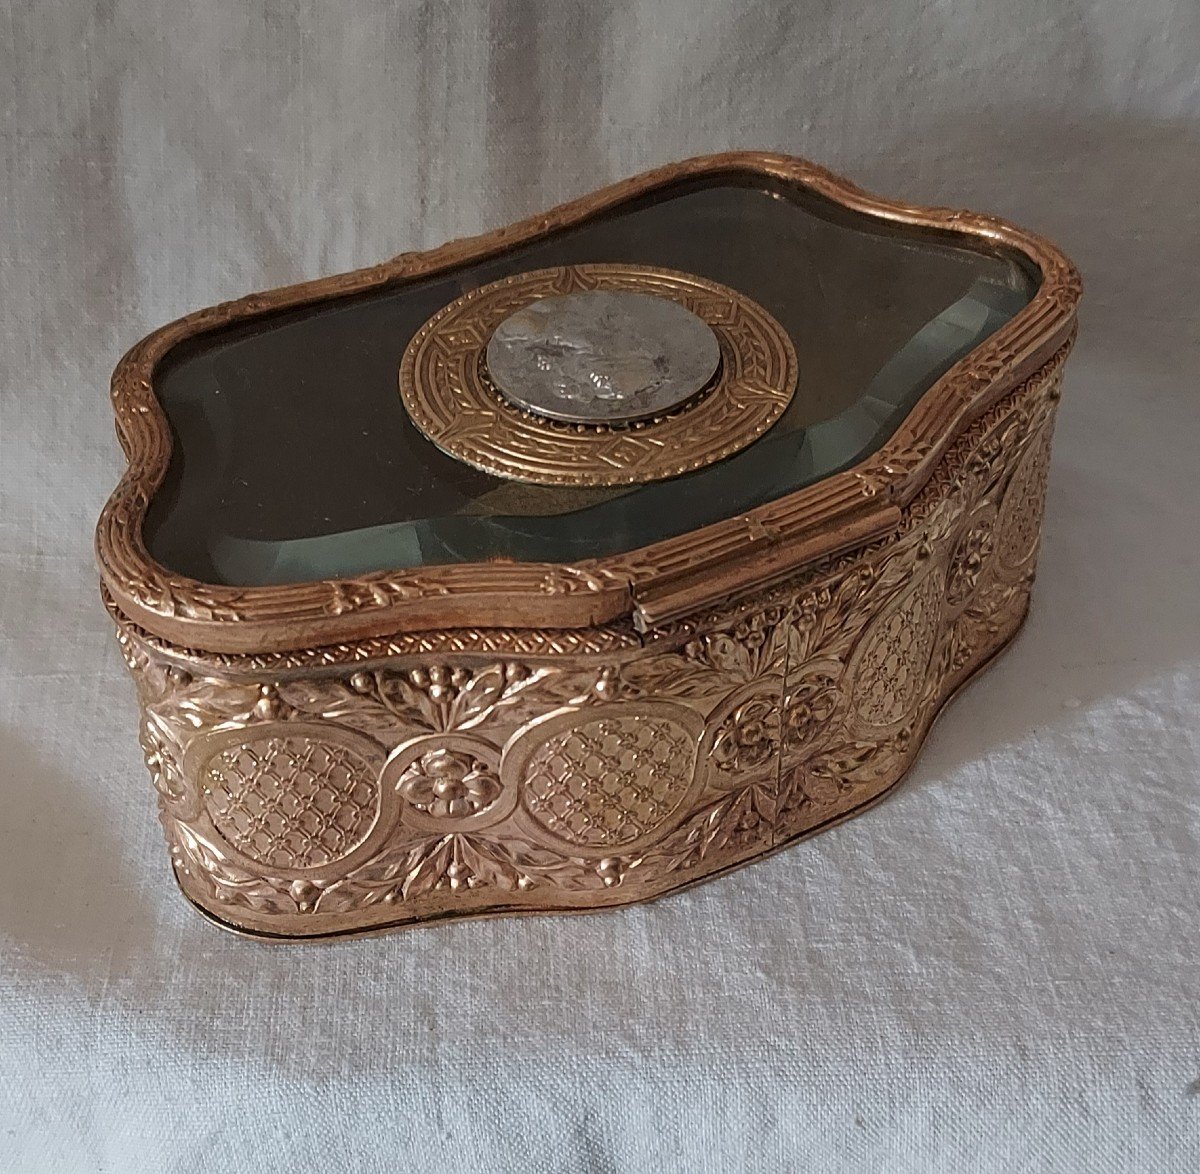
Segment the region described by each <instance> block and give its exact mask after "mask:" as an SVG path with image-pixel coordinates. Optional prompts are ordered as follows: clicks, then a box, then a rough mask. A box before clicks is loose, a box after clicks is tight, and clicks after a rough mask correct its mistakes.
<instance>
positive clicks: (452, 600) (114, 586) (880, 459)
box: [96, 152, 1080, 658]
mask: <svg viewBox="0 0 1200 1174" xmlns="http://www.w3.org/2000/svg"><path fill="white" fill-rule="evenodd" d="M729 173H740V174H750V175H762V176H768V177H772V178H774V179H779V180H783V181H785V182H789V183H795V184H799V185H801V186H803V187H805V188H807V189H809V190H811V191H813V192H816V193H818V194H820V195H823V196H825V197H827V198H829V199H831V200H835V201H837V202H838V203H840V204H842V205H843V206H845V207H847V208H851V209H855V210H857V211H859V212H862V213H864V214H866V215H869V216H873V217H875V218H877V219H879V220H881V221H894V222H897V223H901V224H908V225H917V226H923V227H926V228H928V229H930V230H931V231H936V232H939V233H942V234H945V235H946V236H948V237H955V236H957V237H959V238H965V239H967V240H968V241H971V242H973V243H975V244H976V245H978V244H980V243H983V244H985V245H987V246H988V247H997V248H1000V247H1003V248H1007V249H1011V250H1014V251H1016V252H1017V253H1019V254H1022V255H1024V256H1025V257H1027V258H1028V259H1029V261H1030V263H1031V264H1033V265H1035V266H1036V267H1037V268H1038V269H1039V270H1040V271H1041V274H1042V283H1041V285H1040V287H1039V288H1038V290H1037V293H1036V294H1035V295H1034V297H1033V299H1032V300H1031V301H1030V303H1029V304H1028V305H1027V306H1025V307H1024V308H1023V309H1022V310H1021V311H1020V312H1019V313H1018V314H1017V315H1016V316H1015V317H1014V318H1013V319H1012V320H1011V321H1009V322H1007V323H1005V324H1004V325H1003V326H1001V327H1000V328H999V329H998V330H997V331H996V332H995V333H994V334H992V335H991V336H990V337H989V338H988V339H987V340H986V341H984V342H983V343H982V344H981V345H980V346H979V347H977V348H976V349H975V350H973V351H972V352H971V353H970V354H969V355H967V356H966V357H965V358H963V359H962V360H960V361H959V362H958V363H956V364H955V365H954V366H953V367H951V368H950V370H949V371H947V372H946V374H945V375H943V376H942V377H941V378H940V379H939V380H938V381H937V382H936V383H935V384H934V385H933V387H931V388H930V389H929V391H928V392H926V394H925V395H924V396H923V397H922V399H921V400H920V402H919V403H918V404H917V405H916V407H915V408H914V409H913V410H912V412H910V413H909V415H908V417H907V419H906V420H905V421H904V423H903V424H902V425H901V426H900V427H899V429H897V431H896V432H895V434H894V435H893V436H892V437H891V438H890V439H889V440H888V441H887V442H886V443H885V444H884V446H883V447H882V448H881V449H880V450H879V451H878V452H877V453H876V454H875V455H874V456H872V457H869V458H868V459H867V460H866V461H864V462H863V463H862V464H860V465H858V466H857V467H855V468H853V469H849V470H847V471H845V472H843V473H838V474H836V475H834V476H832V477H827V478H825V479H824V480H822V481H820V482H818V483H817V484H815V485H811V486H808V487H806V488H804V489H800V490H798V491H797V492H795V493H792V494H789V495H788V496H786V497H783V498H780V499H778V500H777V501H773V502H770V503H768V504H766V505H762V506H758V507H756V508H754V509H752V510H748V511H747V512H746V513H744V514H740V515H738V516H737V517H734V518H729V519H726V520H725V521H723V522H718V523H715V524H714V525H711V526H705V527H704V528H703V529H701V530H697V531H693V532H692V533H689V534H683V535H680V536H678V537H675V538H669V539H665V540H663V541H661V542H657V543H654V544H653V545H652V546H648V547H645V548H643V549H642V550H639V551H636V552H632V553H630V554H627V555H618V556H614V557H612V558H606V559H595V560H590V561H588V562H584V563H578V564H573V565H562V564H542V563H485V564H460V565H452V566H438V567H423V568H419V569H415V570H404V571H390V572H389V571H383V572H379V573H377V574H371V575H362V576H358V577H356V578H350V579H329V580H322V581H320V582H312V583H297V584H284V585H276V586H268V587H231V586H224V585H220V584H214V583H201V582H198V581H196V580H194V579H189V578H187V577H186V576H183V575H179V574H176V573H175V572H173V571H171V570H170V569H169V568H167V567H164V566H162V565H161V564H160V563H157V562H155V560H154V559H152V558H151V557H150V555H149V553H148V552H147V550H146V545H145V542H144V541H143V538H142V526H143V524H144V521H145V517H146V512H147V510H148V508H149V504H150V501H151V499H152V498H153V496H154V494H155V492H156V491H157V489H158V487H159V485H160V484H161V483H162V480H163V477H164V476H165V475H166V470H167V464H168V462H169V460H170V456H171V430H170V426H169V424H168V422H167V419H166V416H165V415H164V413H163V411H162V407H161V405H160V404H159V402H158V399H157V397H156V396H155V394H154V379H155V372H156V369H157V367H158V365H159V363H160V362H161V361H162V360H163V359H164V358H165V356H166V355H167V354H168V353H169V352H170V351H171V350H172V348H173V347H175V346H177V345H178V344H179V343H181V342H183V341H185V340H186V339H189V338H194V337H196V336H197V335H200V334H203V333H205V332H207V331H210V330H214V329H218V328H220V327H224V326H228V325H231V324H234V323H237V324H242V323H247V322H249V321H252V320H254V319H256V318H259V317H261V316H264V315H266V314H270V313H275V312H277V311H279V310H283V309H288V308H293V307H297V306H302V305H307V304H311V303H313V302H327V301H330V300H333V299H337V298H339V297H344V296H351V295H358V294H362V293H364V292H366V291H368V290H371V289H376V288H379V287H380V286H383V285H388V284H393V283H397V282H403V281H412V280H416V279H419V278H427V277H429V276H431V275H433V274H437V273H442V272H446V271H449V270H452V269H454V268H455V267H457V266H461V265H463V264H466V263H468V262H472V261H480V260H484V259H487V258H490V257H496V256H500V255H502V254H504V253H505V252H506V251H507V250H509V249H511V248H512V247H514V246H516V245H519V244H527V243H529V242H530V241H534V240H538V239H540V238H543V237H545V236H547V235H549V234H550V233H553V232H558V231H562V230H564V229H567V228H571V227H573V226H575V225H578V224H581V223H583V222H584V221H586V220H589V219H591V218H593V217H595V216H599V215H602V214H604V213H607V212H610V211H612V210H613V209H615V208H617V207H619V206H621V205H622V204H624V203H627V202H629V201H632V200H635V199H639V198H643V197H645V196H646V195H647V194H648V193H651V192H654V191H655V190H657V189H659V188H663V187H665V186H668V185H670V184H674V183H677V182H679V181H680V180H684V179H689V178H694V177H697V176H705V175H721V174H729ZM1079 295H1080V281H1079V274H1078V273H1077V272H1076V270H1075V268H1074V267H1073V266H1072V265H1071V263H1070V262H1069V261H1068V260H1067V259H1066V257H1064V256H1063V254H1062V253H1061V252H1059V250H1058V249H1056V248H1055V247H1054V246H1053V245H1051V244H1050V243H1049V242H1048V241H1046V240H1044V239H1042V238H1041V237H1038V236H1035V235H1034V234H1032V233H1029V232H1026V231H1024V230H1022V229H1019V228H1016V227H1015V226H1013V225H1011V224H1007V223H1005V222H1004V221H1001V220H998V219H995V218H993V217H990V216H980V215H976V214H974V213H967V212H959V211H955V210H953V209H950V208H918V207H915V206H913V205H908V204H901V203H897V202H895V201H892V200H885V199H882V198H880V197H877V196H871V195H868V194H866V193H865V192H863V191H861V190H860V189H859V188H857V187H855V186H854V185H853V184H851V183H849V182H848V181H846V180H844V179H841V178H839V177H837V176H835V175H833V174H832V173H830V172H828V171H826V170H825V169H824V168H821V167H817V166H816V165H814V164H812V163H809V162H807V161H805V160H803V159H795V158H790V157H788V156H781V155H768V154H760V153H752V152H736V153H730V154H725V155H711V156H704V157H701V158H698V159H691V160H688V161H687V162H684V163H678V164H672V165H670V166H667V167H663V168H660V169H658V170H657V171H651V172H647V173H646V174H644V175H640V176H636V177H635V178H633V179H629V180H626V181H624V182H623V183H619V184H615V185H614V186H612V187H609V188H605V189H603V190H602V191H598V192H593V193H592V194H590V195H587V196H584V197H582V198H581V199H578V200H575V201H573V202H572V203H569V204H564V205H563V206H562V207H560V208H556V209H554V210H553V211H551V212H548V213H545V214H543V215H541V216H535V217H531V218H530V219H528V220H525V221H522V222H521V223H519V224H515V225H512V226H511V227H509V228H506V229H502V230H500V231H498V232H492V233H487V234H486V235H484V236H482V237H475V238H473V239H469V240H462V241H455V242H453V243H451V244H448V245H444V246H443V247H441V248H439V249H434V250H432V251H430V252H427V253H419V254H417V253H406V254H403V255H401V256H399V257H397V258H395V259H394V260H392V261H389V262H386V263H384V264H382V265H377V266H375V267H374V268H371V269H362V270H359V271H357V272H354V273H346V274H342V275H340V276H337V277H328V278H322V279H321V280H319V281H312V282H308V283H305V284H303V285H296V286H289V287H287V288H285V289H278V290H272V291H270V292H268V293H262V294H253V295H251V296H249V297H245V298H241V299H239V300H238V301H235V302H225V303H223V304H221V305H219V306H213V307H211V308H209V309H206V310H200V311H198V312H197V313H194V314H191V315H189V316H187V317H186V318H181V319H179V320H178V321H176V322H173V323H171V324H170V325H168V326H164V327H163V328H162V329H160V330H157V331H155V332H154V333H153V334H151V335H149V336H148V337H147V338H145V339H143V340H142V341H141V342H139V343H138V344H137V345H136V346H134V347H133V348H132V349H131V350H130V351H129V353H128V354H127V355H126V356H125V357H124V358H123V359H122V360H121V362H120V363H119V364H118V366H117V369H116V371H115V372H114V373H113V382H112V401H113V408H114V412H115V414H116V424H117V434H118V436H119V437H120V440H121V444H122V446H123V447H124V449H125V452H126V454H127V456H128V458H129V468H128V470H127V471H126V473H125V476H124V477H123V478H122V479H121V482H120V484H119V485H118V486H117V488H116V490H115V491H114V492H113V494H112V496H111V497H110V498H109V500H108V503H107V505H106V506H105V508H104V511H103V513H102V514H101V517H100V521H99V524H98V526H97V530H96V554H97V559H98V561H99V563H100V569H101V575H102V577H103V581H104V584H105V587H106V589H107V590H108V591H109V592H110V593H111V595H112V597H113V599H114V600H115V601H116V602H117V605H118V606H119V608H120V610H121V612H122V613H123V614H124V615H126V616H127V617H128V618H129V619H131V620H133V621H135V622H136V623H138V624H139V625H140V626H142V627H144V628H145V629H146V630H147V631H150V632H153V633H154V634H155V635H157V636H160V637H162V638H164V639H165V640H167V641H169V642H171V643H172V644H174V645H176V646H177V647H180V648H184V649H187V648H194V649H204V650H208V651H215V652H225V653H246V654H252V655H253V654H265V653H274V652H286V653H288V654H290V655H292V656H294V657H298V658H303V657H306V656H311V655H317V656H325V655H327V653H326V652H325V651H321V652H320V653H316V652H315V650H318V649H320V650H325V649H328V648H337V647H341V646H349V645H355V646H356V647H357V646H358V642H360V641H363V640H368V639H377V640H379V641H380V644H379V645H378V646H379V647H384V646H386V645H387V642H388V641H398V642H399V643H401V644H407V643H410V642H412V641H416V642H419V643H423V644H425V645H430V646H442V647H456V646H459V645H461V644H463V643H464V642H466V643H471V642H472V641H473V642H474V643H476V644H482V643H487V644H490V645H491V646H493V647H494V648H495V649H496V650H497V651H498V652H500V651H502V650H503V649H504V648H505V647H512V648H513V649H514V650H516V649H517V648H519V647H528V646H531V645H534V644H548V645H554V644H556V643H560V642H563V643H571V642H573V641H580V642H582V643H583V644H592V643H595V642H597V641H599V642H602V643H603V642H605V641H607V640H609V639H611V638H612V637H611V633H612V632H613V631H621V630H626V631H627V630H628V627H629V621H630V619H632V621H633V623H634V624H635V625H636V626H638V627H645V628H653V627H655V626H656V625H658V624H661V623H663V622H665V621H667V620H669V619H671V618H673V617H680V616H684V615H687V614H688V613H689V612H690V611H692V610H695V609H697V608H705V607H709V606H712V605H715V604H717V603H719V602H720V601H721V600H722V599H723V598H725V597H727V596H728V595H729V593H730V592H731V591H734V590H743V589H745V588H747V587H748V586H750V585H752V584H753V583H754V582H756V581H757V582H766V581H769V580H770V579H772V578H775V579H778V578H780V577H781V576H783V575H785V574H787V573H789V572H790V571H791V570H792V569H793V568H794V567H796V566H798V565H800V564H802V563H805V562H811V561H813V560H815V559H821V558H826V557H829V556H831V555H833V554H836V553H837V552H838V551H839V550H845V549H848V548H851V547H853V546H855V545H857V544H861V543H862V542H865V541H868V540H870V539H871V538H872V537H880V536H883V535H886V534H887V533H889V532H890V531H891V530H892V529H893V527H894V526H895V525H896V523H897V520H898V512H897V511H898V509H899V508H900V507H901V506H903V505H904V504H906V503H907V502H910V501H912V500H913V498H915V497H916V495H917V494H918V493H920V491H921V489H922V487H923V486H924V485H925V484H926V483H927V481H928V480H929V477H930V476H931V475H932V472H933V469H934V467H935V465H936V462H937V458H938V456H939V454H940V452H941V451H942V450H943V449H944V448H945V446H946V444H947V443H948V442H949V440H950V438H951V437H953V436H955V435H956V434H957V433H958V432H959V431H961V429H962V428H963V427H964V426H965V425H966V424H968V423H969V422H970V421H971V420H972V419H974V418H975V417H976V416H978V414H979V413H980V412H983V411H986V410H987V409H988V408H989V407H990V406H991V405H992V404H993V403H995V402H996V400H997V399H998V398H999V397H1000V396H1002V395H1003V394H1005V392H1007V391H1008V390H1010V389H1011V388H1012V387H1013V386H1014V385H1015V384H1016V383H1017V382H1019V381H1020V380H1021V379H1023V378H1025V377H1026V376H1027V375H1029V374H1030V373H1031V372H1032V371H1034V370H1036V369H1037V368H1038V367H1039V366H1040V365H1041V364H1043V363H1044V362H1045V361H1046V359H1047V358H1048V357H1049V356H1050V355H1051V354H1053V353H1054V352H1055V351H1056V350H1057V349H1058V348H1059V347H1061V346H1062V345H1063V343H1064V342H1066V341H1067V339H1069V338H1070V337H1071V335H1072V333H1073V330H1074V323H1075V309H1076V304H1077V303H1078V300H1079ZM485 620H486V623H485V622H484V621H485ZM480 627H486V628H487V629H489V634H487V635H482V636H476V637H467V636H464V632H468V631H473V630H475V629H477V628H480ZM601 627H603V631H600V630H599V629H600V628H601ZM587 628H591V629H593V630H592V631H591V632H583V633H580V632H578V631H576V634H574V635H572V634H571V632H572V630H573V629H574V630H581V629H587ZM492 629H507V630H508V633H507V634H506V635H493V634H491V633H490V630H492ZM432 633H437V634H436V635H434V634H432ZM353 655H361V653H357V652H356V653H354V654H353Z"/></svg>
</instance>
